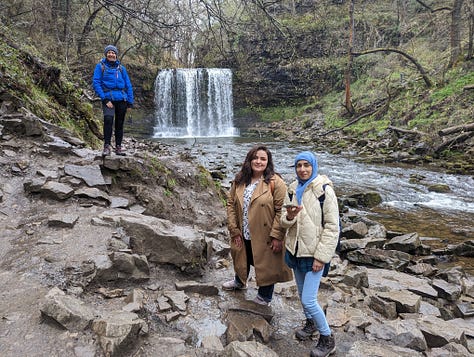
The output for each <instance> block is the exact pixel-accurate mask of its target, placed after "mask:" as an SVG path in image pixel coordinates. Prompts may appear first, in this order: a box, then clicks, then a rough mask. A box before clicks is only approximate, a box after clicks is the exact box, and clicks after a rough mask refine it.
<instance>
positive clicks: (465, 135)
mask: <svg viewBox="0 0 474 357" xmlns="http://www.w3.org/2000/svg"><path fill="white" fill-rule="evenodd" d="M473 136H474V131H468V132H467V133H462V134H461V135H458V136H456V137H454V138H452V139H450V140H446V141H445V142H443V143H442V144H440V145H439V146H438V147H437V148H436V149H435V153H437V154H438V153H440V152H441V151H443V150H444V149H447V148H449V147H450V146H452V145H455V144H460V143H462V142H464V141H466V140H467V139H469V138H471V137H473Z"/></svg>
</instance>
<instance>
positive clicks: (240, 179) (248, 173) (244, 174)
mask: <svg viewBox="0 0 474 357" xmlns="http://www.w3.org/2000/svg"><path fill="white" fill-rule="evenodd" d="M260 150H262V151H265V152H266V153H267V157H268V162H267V167H266V168H265V171H264V172H263V180H264V181H265V182H266V183H268V182H269V181H270V178H271V177H272V176H273V175H274V174H275V168H274V166H273V158H272V153H271V152H270V150H269V149H268V148H267V147H266V146H264V145H256V146H254V147H253V148H252V149H250V151H249V152H248V153H247V156H246V157H245V161H244V162H243V164H242V168H241V169H240V171H239V172H238V173H237V174H236V175H235V179H234V183H235V184H236V185H240V184H245V185H249V184H250V182H251V181H252V160H253V159H254V158H255V157H256V156H257V151H260Z"/></svg>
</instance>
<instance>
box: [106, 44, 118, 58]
mask: <svg viewBox="0 0 474 357" xmlns="http://www.w3.org/2000/svg"><path fill="white" fill-rule="evenodd" d="M109 51H114V52H115V55H116V56H118V50H117V47H115V46H113V45H108V46H105V48H104V55H105V56H107V52H109Z"/></svg>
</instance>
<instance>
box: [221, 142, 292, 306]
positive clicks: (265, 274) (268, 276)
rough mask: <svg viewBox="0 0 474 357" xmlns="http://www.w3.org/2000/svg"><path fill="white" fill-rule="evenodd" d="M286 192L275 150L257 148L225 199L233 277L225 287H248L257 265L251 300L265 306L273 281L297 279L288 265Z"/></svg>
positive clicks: (249, 155)
mask: <svg viewBox="0 0 474 357" xmlns="http://www.w3.org/2000/svg"><path fill="white" fill-rule="evenodd" d="M285 193H286V185H285V182H284V181H283V180H282V179H281V177H280V176H279V175H278V174H276V173H275V171H274V166H273V160H272V155H271V152H270V151H269V150H268V148H267V147H265V146H255V147H253V148H252V149H251V150H250V151H249V152H248V153H247V156H246V158H245V161H244V163H243V164H242V168H241V170H240V171H239V172H238V173H237V175H236V176H235V179H234V181H233V183H232V187H231V189H230V191H229V195H228V197H227V227H228V229H229V232H230V236H231V255H232V259H233V262H234V270H235V277H234V279H232V280H230V281H228V282H225V283H224V284H223V285H222V287H223V289H225V290H240V289H245V288H246V283H247V279H248V276H249V271H250V266H251V265H253V266H254V269H255V275H256V280H257V285H258V294H257V296H256V297H255V299H254V300H253V301H254V302H256V303H258V304H262V305H268V304H269V303H270V301H271V300H272V297H273V289H274V286H275V283H277V282H284V281H289V280H291V279H292V278H293V277H292V273H291V271H290V270H289V269H288V267H287V266H286V265H285V263H284V256H285V247H284V244H283V235H284V232H283V230H282V228H281V227H280V214H281V206H282V204H283V199H284V197H285Z"/></svg>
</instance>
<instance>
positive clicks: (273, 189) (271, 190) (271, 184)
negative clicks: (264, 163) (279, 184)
mask: <svg viewBox="0 0 474 357" xmlns="http://www.w3.org/2000/svg"><path fill="white" fill-rule="evenodd" d="M270 192H271V193H272V196H273V193H274V192H275V181H274V180H270Z"/></svg>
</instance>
